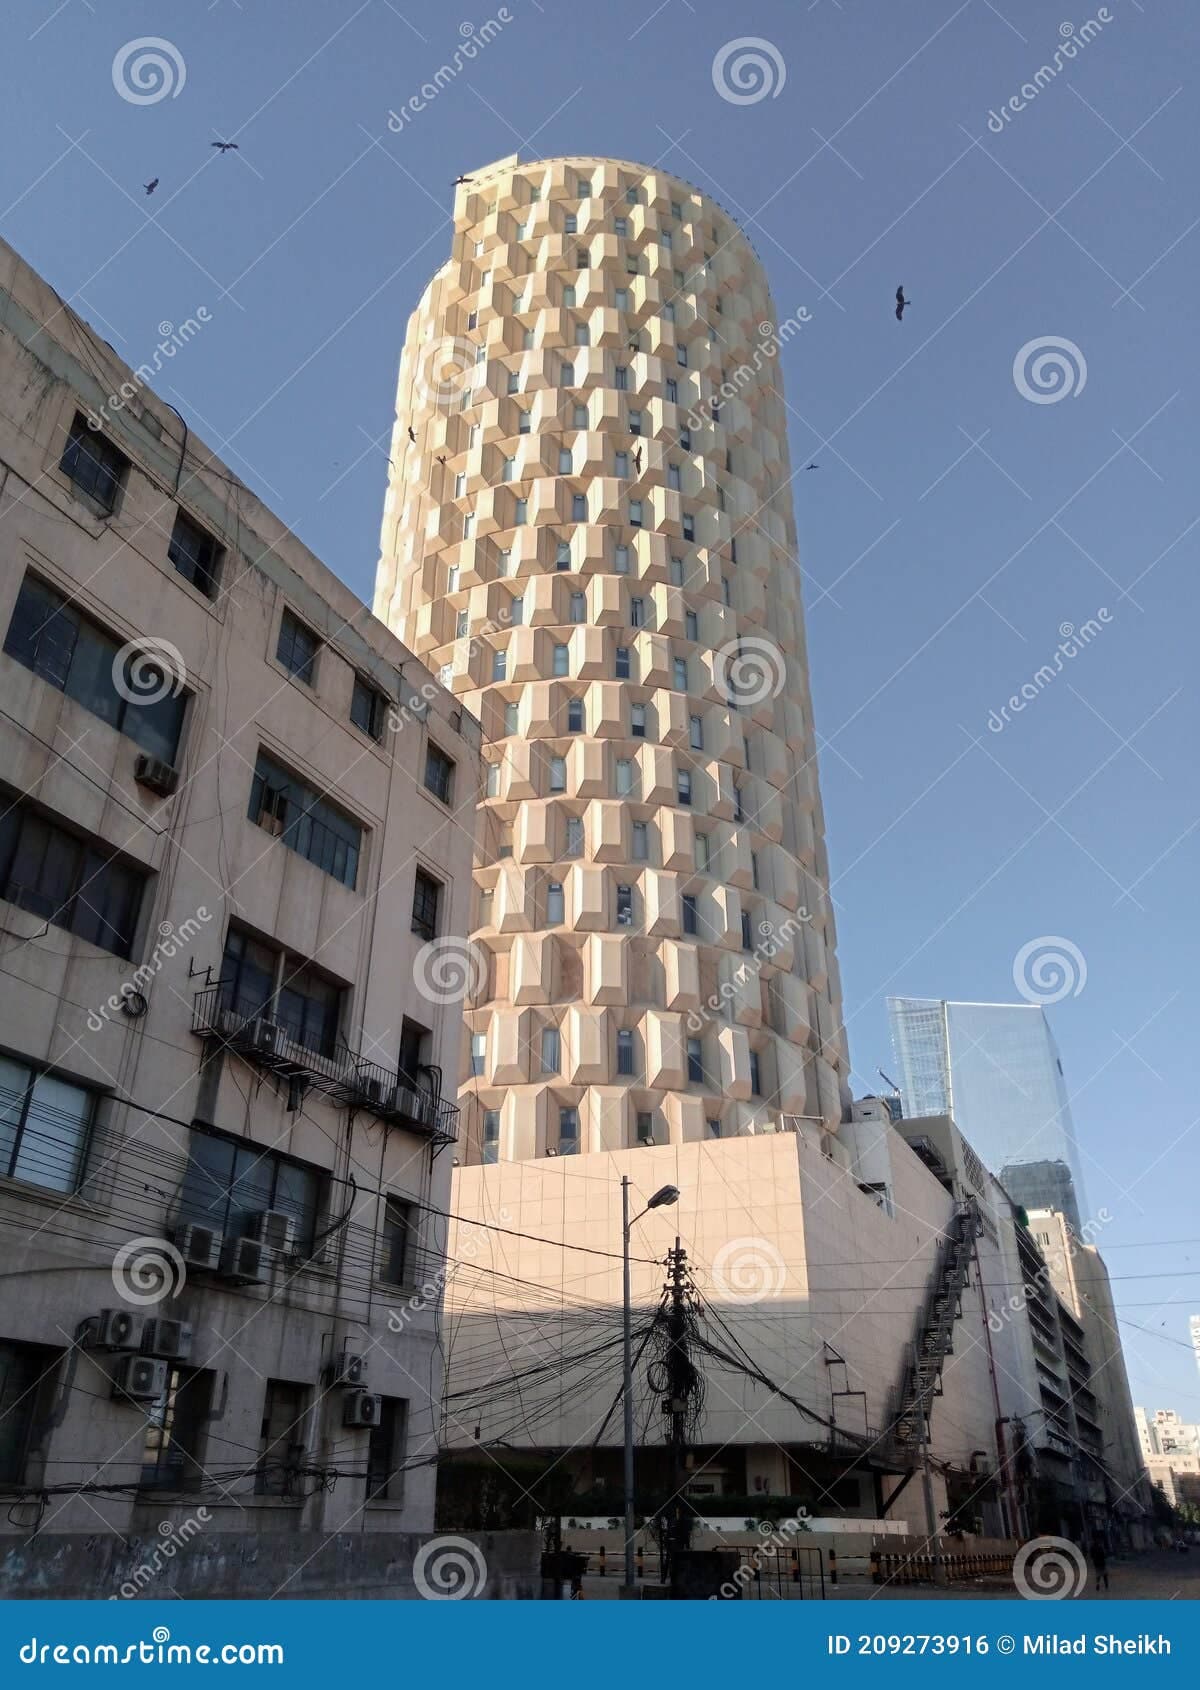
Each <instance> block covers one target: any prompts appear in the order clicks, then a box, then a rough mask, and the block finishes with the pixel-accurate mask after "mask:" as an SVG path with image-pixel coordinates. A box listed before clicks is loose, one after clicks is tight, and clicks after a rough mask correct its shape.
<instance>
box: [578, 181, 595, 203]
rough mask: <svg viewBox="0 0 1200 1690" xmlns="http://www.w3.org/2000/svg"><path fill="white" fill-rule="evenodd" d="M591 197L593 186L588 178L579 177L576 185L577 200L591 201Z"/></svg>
mask: <svg viewBox="0 0 1200 1690" xmlns="http://www.w3.org/2000/svg"><path fill="white" fill-rule="evenodd" d="M591 197H592V184H591V183H590V182H589V181H588V179H587V177H586V176H580V177H578V178H577V180H576V183H575V198H576V199H577V200H586V199H591Z"/></svg>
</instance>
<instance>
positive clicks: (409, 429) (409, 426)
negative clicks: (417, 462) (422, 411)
mask: <svg viewBox="0 0 1200 1690" xmlns="http://www.w3.org/2000/svg"><path fill="white" fill-rule="evenodd" d="M408 438H409V439H410V440H411V441H412V443H413V445H414V446H415V445H416V443H417V437H416V435H415V434H414V433H413V428H412V424H411V423H409V425H408Z"/></svg>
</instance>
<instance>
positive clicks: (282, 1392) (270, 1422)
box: [254, 1379, 308, 1496]
mask: <svg viewBox="0 0 1200 1690" xmlns="http://www.w3.org/2000/svg"><path fill="white" fill-rule="evenodd" d="M307 1412H308V1386H307V1385H297V1384H294V1383H293V1382H292V1381H291V1380H290V1379H268V1380H267V1389H266V1395H265V1396H264V1398H263V1417H262V1431H261V1435H260V1438H259V1457H258V1472H257V1473H256V1475H255V1479H254V1489H255V1492H256V1493H257V1495H259V1496H297V1495H298V1494H299V1493H298V1490H297V1486H296V1480H297V1477H298V1473H299V1469H300V1468H301V1467H302V1466H303V1464H304V1435H303V1434H304V1417H305V1415H306V1413H307Z"/></svg>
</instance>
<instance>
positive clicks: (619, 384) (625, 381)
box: [613, 364, 629, 393]
mask: <svg viewBox="0 0 1200 1690" xmlns="http://www.w3.org/2000/svg"><path fill="white" fill-rule="evenodd" d="M613 386H614V387H615V388H616V390H617V392H618V393H624V392H625V391H626V390H627V389H628V387H629V370H628V368H627V366H626V365H624V364H618V365H617V367H616V369H615V370H614V371H613Z"/></svg>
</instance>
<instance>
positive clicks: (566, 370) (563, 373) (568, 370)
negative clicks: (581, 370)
mask: <svg viewBox="0 0 1200 1690" xmlns="http://www.w3.org/2000/svg"><path fill="white" fill-rule="evenodd" d="M558 385H559V386H560V387H574V385H575V366H574V364H568V363H565V362H564V363H563V365H562V366H561V368H560V369H559V372H558Z"/></svg>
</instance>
